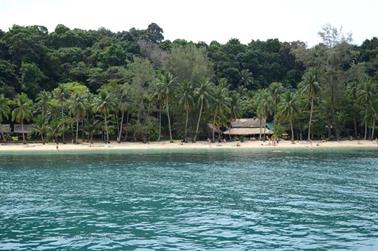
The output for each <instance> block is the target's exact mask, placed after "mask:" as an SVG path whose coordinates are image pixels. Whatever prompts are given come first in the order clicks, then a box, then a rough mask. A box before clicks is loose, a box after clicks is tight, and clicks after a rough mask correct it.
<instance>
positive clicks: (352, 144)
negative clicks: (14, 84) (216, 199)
mask: <svg viewBox="0 0 378 251" xmlns="http://www.w3.org/2000/svg"><path fill="white" fill-rule="evenodd" d="M306 148H310V149H324V148H328V149H330V148H372V149H373V148H377V149H378V143H377V141H376V140H373V141H370V140H345V141H327V142H322V141H312V142H308V141H296V142H295V144H292V143H291V141H286V140H285V141H280V142H279V143H278V144H276V145H273V144H272V143H271V142H269V141H265V142H262V141H246V142H236V141H235V142H225V143H223V142H222V143H208V142H206V141H198V142H196V143H184V144H181V141H174V142H173V143H170V142H169V141H161V142H150V143H146V144H145V143H141V142H123V143H117V142H111V143H110V144H105V143H102V142H101V143H100V142H96V143H94V144H92V145H90V144H89V143H81V144H72V143H69V144H59V147H58V149H57V147H56V144H55V143H47V144H45V145H43V144H42V143H28V144H22V143H2V144H0V152H16V151H26V152H32V151H36V152H45V151H59V152H60V151H101V150H103V151H109V150H110V151H111V150H189V149H191V150H201V149H204V150H205V149H206V150H212V149H277V150H280V149H306Z"/></svg>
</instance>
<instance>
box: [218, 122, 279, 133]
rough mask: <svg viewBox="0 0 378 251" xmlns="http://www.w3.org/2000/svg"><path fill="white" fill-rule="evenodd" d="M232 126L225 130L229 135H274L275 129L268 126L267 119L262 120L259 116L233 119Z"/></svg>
mask: <svg viewBox="0 0 378 251" xmlns="http://www.w3.org/2000/svg"><path fill="white" fill-rule="evenodd" d="M230 124H231V127H230V128H228V129H227V130H226V131H224V132H223V134H225V135H229V136H244V137H256V136H259V135H260V134H261V135H264V134H265V135H272V134H273V131H272V130H270V129H269V128H267V123H266V121H265V120H262V121H261V122H260V119H257V118H242V119H235V120H233V121H231V123H230Z"/></svg>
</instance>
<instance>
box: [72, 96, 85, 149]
mask: <svg viewBox="0 0 378 251" xmlns="http://www.w3.org/2000/svg"><path fill="white" fill-rule="evenodd" d="M69 109H70V112H71V114H72V115H73V116H74V118H75V121H76V134H75V143H76V144H77V143H78V138H79V122H80V121H81V120H82V119H83V118H84V117H85V114H86V111H87V102H86V97H85V96H84V95H80V94H78V95H74V96H72V98H71V99H70V100H69Z"/></svg>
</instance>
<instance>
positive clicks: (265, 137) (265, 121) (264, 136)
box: [264, 119, 266, 142]
mask: <svg viewBox="0 0 378 251" xmlns="http://www.w3.org/2000/svg"><path fill="white" fill-rule="evenodd" d="M265 133H266V119H265V127H264V142H265V139H266V135H265Z"/></svg>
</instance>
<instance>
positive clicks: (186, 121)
mask: <svg viewBox="0 0 378 251" xmlns="http://www.w3.org/2000/svg"><path fill="white" fill-rule="evenodd" d="M188 120H189V110H188V109H187V110H186V118H185V133H184V135H185V136H184V142H186V138H187V136H188V134H187V133H188Z"/></svg>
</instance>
